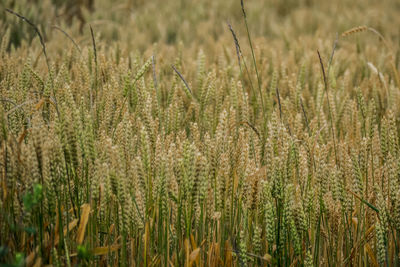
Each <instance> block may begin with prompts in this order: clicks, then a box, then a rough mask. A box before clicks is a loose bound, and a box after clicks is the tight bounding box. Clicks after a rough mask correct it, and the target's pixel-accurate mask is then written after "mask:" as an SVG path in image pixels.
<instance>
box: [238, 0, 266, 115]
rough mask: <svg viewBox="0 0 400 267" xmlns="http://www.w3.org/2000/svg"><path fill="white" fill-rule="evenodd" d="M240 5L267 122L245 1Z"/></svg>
mask: <svg viewBox="0 0 400 267" xmlns="http://www.w3.org/2000/svg"><path fill="white" fill-rule="evenodd" d="M240 4H241V6H242V12H243V19H244V23H245V25H246V31H247V38H248V40H249V44H250V49H251V56H252V58H253V64H254V68H255V70H256V76H257V84H258V91H259V93H260V99H261V106H262V109H263V116H264V120H265V119H266V115H265V110H264V100H263V96H262V91H261V79H260V75H259V74H258V68H257V62H256V57H255V55H254V49H253V43H252V41H251V37H250V31H249V26H248V24H247V16H246V11H245V9H244V3H243V0H241V1H240Z"/></svg>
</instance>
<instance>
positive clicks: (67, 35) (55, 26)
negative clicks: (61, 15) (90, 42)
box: [51, 25, 82, 53]
mask: <svg viewBox="0 0 400 267" xmlns="http://www.w3.org/2000/svg"><path fill="white" fill-rule="evenodd" d="M51 27H52V28H54V29H56V30H59V31H60V32H62V33H63V34H64V35H65V36H66V37H67V38H68V39H69V40H71V42H72V43H73V44H74V46H75V47H76V49H78V51H79V53H82V50H81V48H80V47H79V45H78V44H77V43H76V42H75V40H74V39H73V38H72V37H71V36H70V35H69V34H68V33H67V32H66V31H64V30H63V29H61V28H60V27H59V26H57V25H52V26H51Z"/></svg>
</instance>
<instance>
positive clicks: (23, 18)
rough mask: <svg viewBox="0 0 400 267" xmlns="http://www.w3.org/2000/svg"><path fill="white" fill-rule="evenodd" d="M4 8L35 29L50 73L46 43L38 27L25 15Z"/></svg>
mask: <svg viewBox="0 0 400 267" xmlns="http://www.w3.org/2000/svg"><path fill="white" fill-rule="evenodd" d="M5 10H6V11H7V12H8V13H10V14H13V15H14V16H16V17H18V18H20V19H21V20H23V21H25V22H26V23H28V24H29V26H31V27H32V28H33V29H34V30H35V32H36V34H37V35H38V36H39V40H40V44H41V45H42V50H43V54H44V57H45V58H46V64H47V68H48V70H49V73H50V64H49V58H48V57H47V52H46V45H45V43H44V39H43V36H42V34H41V33H40V31H39V28H38V27H37V26H36V25H35V24H34V23H33V22H32V21H30V20H29V19H27V18H26V17H24V16H22V15H21V14H18V13H17V12H15V11H13V10H11V9H8V8H6V9H5Z"/></svg>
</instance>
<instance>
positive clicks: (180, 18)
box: [0, 0, 400, 51]
mask: <svg viewBox="0 0 400 267" xmlns="http://www.w3.org/2000/svg"><path fill="white" fill-rule="evenodd" d="M0 3H1V4H0V6H1V7H3V8H2V9H3V10H2V11H1V12H2V15H1V17H0V33H4V32H5V31H6V29H7V28H10V30H11V33H12V34H11V36H12V38H11V45H13V46H15V47H18V46H20V45H21V43H22V42H27V43H28V44H29V43H30V42H31V41H32V39H33V38H34V37H35V34H34V32H33V31H32V30H31V29H28V27H29V26H28V25H26V24H24V23H23V22H21V21H19V20H18V19H17V18H15V17H13V16H11V15H10V14H7V13H6V12H5V11H4V8H10V9H12V10H14V11H16V12H18V13H20V14H22V15H24V16H25V17H26V18H28V19H29V20H31V21H32V22H33V23H35V24H36V25H38V26H40V29H41V31H42V32H43V35H44V36H45V38H46V39H47V40H49V39H51V37H52V34H54V33H53V32H54V29H52V28H51V26H52V25H58V26H60V27H61V28H68V30H69V34H70V35H71V36H74V37H75V38H77V39H78V40H79V41H80V42H82V41H85V40H86V41H87V40H90V34H88V33H89V27H88V26H87V24H91V25H92V26H93V28H94V29H95V32H96V33H97V34H98V35H99V37H100V38H101V39H102V40H103V41H105V42H114V41H117V40H120V41H124V42H125V43H126V44H127V45H128V47H130V48H135V49H139V50H141V51H144V50H145V49H146V48H147V47H148V46H149V44H152V43H165V44H169V45H174V44H176V43H179V42H182V43H183V44H184V45H185V46H190V45H192V44H193V42H196V44H197V45H203V46H206V45H207V44H209V43H210V42H212V43H214V42H215V41H220V40H224V39H226V38H225V37H226V36H229V34H230V33H229V31H228V30H227V27H226V23H227V21H229V22H231V23H232V25H233V26H234V28H235V30H236V31H237V33H238V35H239V36H241V34H242V33H244V27H243V25H241V23H239V22H240V21H241V20H240V17H241V9H240V1H214V0H200V1H185V0H177V1H166V0H152V1H143V0H116V1H109V0H73V1H65V0H40V1H39V0H1V1H0ZM245 3H246V8H247V14H248V20H249V25H250V30H251V32H252V34H253V35H254V37H263V38H266V39H267V40H274V39H279V40H288V39H290V40H293V37H296V38H300V36H302V37H303V38H304V37H306V36H307V35H310V36H313V37H314V36H321V35H324V36H327V35H328V36H332V38H334V35H335V33H336V32H343V31H344V30H346V29H348V28H351V27H353V26H355V25H368V26H371V27H374V28H375V29H377V30H378V31H380V32H381V33H382V34H383V35H384V36H385V37H386V38H392V39H396V43H397V44H398V38H397V37H396V36H399V32H400V28H399V27H395V25H399V22H400V16H398V14H399V13H398V12H389V13H388V12H385V10H397V11H400V2H399V1H390V0H382V1H372V0H356V1H347V0H337V1H316V0H268V1H256V0H247V1H245ZM236 22H238V23H236ZM388 23H391V24H392V25H393V27H382V25H387V24H388ZM235 24H238V25H235ZM126 29H129V30H128V31H127V30H126ZM71 31H72V32H71ZM57 34H58V33H57ZM228 41H231V39H228Z"/></svg>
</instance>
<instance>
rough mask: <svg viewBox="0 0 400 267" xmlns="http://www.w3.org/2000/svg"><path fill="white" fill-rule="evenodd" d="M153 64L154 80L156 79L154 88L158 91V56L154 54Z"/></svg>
mask: <svg viewBox="0 0 400 267" xmlns="http://www.w3.org/2000/svg"><path fill="white" fill-rule="evenodd" d="M151 64H152V66H153V81H154V88H155V89H156V91H157V90H158V84H157V76H156V56H155V55H153V56H152V57H151Z"/></svg>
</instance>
